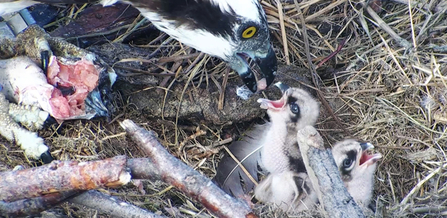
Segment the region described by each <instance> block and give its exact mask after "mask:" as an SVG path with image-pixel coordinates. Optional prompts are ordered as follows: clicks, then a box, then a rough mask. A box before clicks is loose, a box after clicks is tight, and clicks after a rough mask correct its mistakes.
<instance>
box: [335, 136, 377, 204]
mask: <svg viewBox="0 0 447 218" xmlns="http://www.w3.org/2000/svg"><path fill="white" fill-rule="evenodd" d="M373 148H374V146H373V145H372V144H370V143H365V142H359V141H357V140H353V139H347V140H344V141H341V142H339V143H337V144H335V145H334V147H333V148H332V154H333V156H334V159H335V163H336V164H337V167H338V168H339V170H340V174H341V178H342V180H343V183H344V184H345V186H346V188H347V189H348V192H349V193H350V194H351V196H352V197H353V198H354V200H355V201H356V202H357V204H360V205H362V206H364V207H368V205H369V203H370V201H371V198H372V194H373V187H374V172H375V170H376V166H377V161H379V160H380V159H381V158H382V155H381V154H380V153H376V154H368V152H369V151H370V150H371V149H373Z"/></svg>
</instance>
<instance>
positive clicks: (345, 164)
mask: <svg viewBox="0 0 447 218" xmlns="http://www.w3.org/2000/svg"><path fill="white" fill-rule="evenodd" d="M351 165H352V159H350V158H346V159H345V160H344V161H343V168H349V167H351Z"/></svg>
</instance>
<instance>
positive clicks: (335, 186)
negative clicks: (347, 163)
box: [297, 126, 365, 217]
mask: <svg viewBox="0 0 447 218" xmlns="http://www.w3.org/2000/svg"><path fill="white" fill-rule="evenodd" d="M297 139H298V145H299V147H300V151H301V154H302V155H303V160H304V164H305V166H306V170H307V173H308V175H309V177H310V179H311V181H312V185H313V187H314V190H315V191H316V192H317V194H318V199H319V201H320V204H321V205H322V206H323V208H324V210H325V212H326V216H327V217H365V216H364V215H363V212H362V210H361V209H360V207H359V206H358V205H357V204H356V203H355V201H354V199H353V198H352V197H351V195H350V194H349V192H348V190H347V189H346V187H345V185H344V184H343V181H342V180H341V177H340V173H339V170H338V168H337V165H336V164H335V161H334V157H333V156H332V152H331V151H330V150H328V149H325V148H324V145H323V139H322V138H321V136H320V134H318V132H317V130H316V129H315V128H314V127H312V126H307V127H305V128H303V129H301V130H299V131H298V133H297Z"/></svg>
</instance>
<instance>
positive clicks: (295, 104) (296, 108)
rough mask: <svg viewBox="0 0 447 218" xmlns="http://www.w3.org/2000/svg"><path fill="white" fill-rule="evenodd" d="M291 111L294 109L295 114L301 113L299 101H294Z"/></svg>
mask: <svg viewBox="0 0 447 218" xmlns="http://www.w3.org/2000/svg"><path fill="white" fill-rule="evenodd" d="M290 111H292V113H294V114H299V113H300V107H299V106H298V104H297V103H295V102H292V103H291V104H290Z"/></svg>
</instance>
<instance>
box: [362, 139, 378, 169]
mask: <svg viewBox="0 0 447 218" xmlns="http://www.w3.org/2000/svg"><path fill="white" fill-rule="evenodd" d="M360 146H361V148H362V156H361V157H360V162H359V165H360V166H363V165H365V166H370V165H373V164H375V163H376V162H377V161H379V160H380V159H381V158H382V154H380V153H377V154H372V155H370V154H368V151H369V150H372V149H373V148H374V145H372V144H371V143H367V142H366V143H360Z"/></svg>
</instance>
